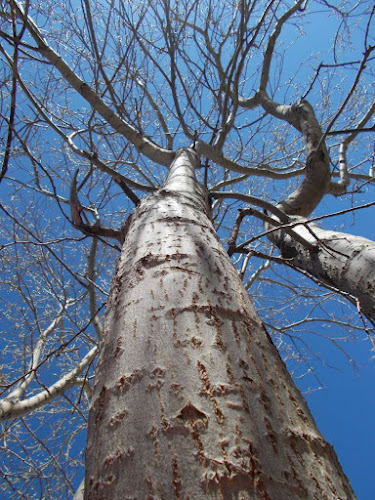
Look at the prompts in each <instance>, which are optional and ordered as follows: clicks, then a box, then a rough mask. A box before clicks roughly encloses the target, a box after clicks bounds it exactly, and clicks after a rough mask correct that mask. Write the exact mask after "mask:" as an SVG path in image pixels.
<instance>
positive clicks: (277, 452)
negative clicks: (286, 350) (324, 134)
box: [85, 150, 355, 500]
mask: <svg viewBox="0 0 375 500" xmlns="http://www.w3.org/2000/svg"><path fill="white" fill-rule="evenodd" d="M198 165H199V159H198V158H197V156H196V155H195V153H194V152H193V151H191V150H183V151H181V152H180V153H179V154H178V155H177V158H176V160H175V161H174V162H173V164H172V167H171V170H170V174H169V177H168V179H167V182H166V184H165V186H164V188H163V189H161V190H159V191H157V192H156V193H154V194H152V195H151V196H150V197H148V198H147V199H146V200H144V201H142V202H141V204H140V205H139V207H138V208H137V209H136V211H135V212H134V216H133V217H132V220H131V223H130V226H129V230H128V232H127V235H126V239H125V243H124V247H123V250H122V254H121V257H120V260H119V263H118V268H117V272H116V275H115V279H114V282H113V284H112V289H111V294H110V298H109V302H108V307H107V312H106V317H105V322H104V335H103V339H102V341H101V346H100V356H99V360H98V366H97V370H96V385H95V390H94V396H93V402H92V408H91V410H90V415H89V427H88V445H87V453H86V479H85V499H91V500H93V499H104V498H106V499H107V498H108V499H109V498H110V499H111V500H117V499H121V500H124V499H139V500H141V499H142V500H143V499H146V498H147V499H162V500H167V499H168V500H170V499H189V498H190V499H197V500H198V499H228V500H229V499H277V500H284V499H285V500H287V499H288V500H289V499H291V498H295V499H301V498H304V499H316V498H327V499H328V498H329V499H332V498H337V499H352V498H355V497H354V494H353V492H352V490H351V488H350V485H349V482H348V480H347V478H346V476H345V475H344V473H343V472H342V470H341V467H340V465H339V464H338V462H337V458H336V455H335V453H334V451H333V448H332V447H331V446H330V445H329V444H328V443H327V442H326V441H325V440H324V439H323V437H322V436H321V434H320V433H319V431H318V430H317V428H316V425H315V423H314V420H313V418H312V416H311V414H310V412H309V409H308V407H307V405H306V403H305V401H304V399H303V397H302V395H301V393H300V392H299V390H298V389H297V388H296V386H295V385H294V383H293V381H292V379H291V377H290V376H289V374H288V372H287V370H286V368H285V365H284V363H283V362H282V361H281V359H280V357H279V355H278V353H277V350H276V348H275V347H274V345H273V344H272V341H271V340H270V338H269V336H268V334H267V332H266V331H265V329H264V327H263V324H262V323H261V321H260V319H259V318H258V316H257V314H256V312H255V310H254V308H253V306H252V304H251V302H250V300H249V297H248V295H247V293H246V291H245V289H244V288H243V285H242V283H241V281H240V279H239V277H238V274H237V272H236V270H235V269H234V267H233V265H232V263H231V262H230V259H229V258H228V255H227V253H226V252H225V249H224V248H223V246H222V244H221V243H220V240H219V238H218V237H217V235H216V234H215V231H214V229H213V226H212V224H211V222H210V220H209V218H208V217H207V209H208V207H207V202H206V193H205V191H204V189H203V187H202V186H200V185H199V184H198V183H197V181H196V180H195V176H194V167H198Z"/></svg>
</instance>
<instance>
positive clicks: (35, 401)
mask: <svg viewBox="0 0 375 500" xmlns="http://www.w3.org/2000/svg"><path fill="white" fill-rule="evenodd" d="M97 350H98V347H97V346H95V347H93V348H92V349H91V350H90V351H89V352H88V353H87V354H86V356H85V357H84V358H83V359H82V361H80V363H79V364H78V365H77V366H76V367H75V368H74V369H73V370H72V371H70V372H69V373H67V374H66V375H64V376H63V377H62V378H60V379H59V380H58V381H57V382H55V383H54V384H53V385H51V386H50V387H48V388H47V389H46V390H44V391H42V392H39V393H38V394H35V395H34V396H31V397H30V398H28V399H25V400H23V401H18V402H12V401H10V400H8V399H4V400H3V401H1V402H0V421H1V420H8V419H10V418H16V417H20V416H22V415H25V414H27V413H30V412H32V411H34V410H36V409H38V408H40V407H41V406H43V405H44V404H46V403H48V402H50V401H51V400H52V399H54V398H56V397H57V396H60V395H61V394H63V393H64V392H65V391H66V390H68V389H69V388H70V387H72V386H73V385H75V382H76V379H77V377H78V376H79V375H80V374H81V372H82V370H84V369H85V368H86V367H87V366H88V365H89V364H90V363H91V361H92V360H93V359H94V357H95V356H96V353H97Z"/></svg>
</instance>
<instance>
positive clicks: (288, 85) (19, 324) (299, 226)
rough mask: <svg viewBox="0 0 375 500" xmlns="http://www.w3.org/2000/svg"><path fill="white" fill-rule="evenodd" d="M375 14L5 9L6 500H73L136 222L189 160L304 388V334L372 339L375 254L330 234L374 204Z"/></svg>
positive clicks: (180, 7) (244, 7)
mask: <svg viewBox="0 0 375 500" xmlns="http://www.w3.org/2000/svg"><path fill="white" fill-rule="evenodd" d="M327 16H329V17H327ZM373 17H374V9H373V6H372V4H371V2H361V3H360V4H359V5H356V4H351V3H347V4H346V3H345V4H344V3H343V4H342V5H330V4H329V3H328V2H325V1H322V2H318V1H315V2H310V3H308V2H300V1H299V2H296V3H293V5H291V4H290V3H289V2H274V1H270V2H261V1H257V2H253V3H249V2H244V1H240V2H225V5H221V4H216V3H214V2H210V1H206V2H203V1H200V2H193V3H191V2H180V1H177V2H168V1H152V2H147V3H143V2H132V3H131V4H128V2H124V1H120V0H119V1H113V0H112V1H97V2H90V1H88V0H84V1H82V2H81V3H77V2H75V1H71V2H69V1H68V2H66V1H65V2H51V3H49V2H41V3H39V2H31V1H26V2H16V1H13V0H9V1H3V2H1V19H2V26H1V31H0V34H1V36H2V41H3V43H2V46H1V57H2V85H1V103H2V107H1V119H2V130H3V133H2V137H3V161H2V170H1V179H2V189H3V193H4V195H5V196H4V197H3V198H4V201H3V202H2V205H1V211H2V216H3V221H2V240H3V244H2V250H1V258H2V266H3V273H2V276H3V278H2V279H3V290H4V292H5V293H4V294H3V296H2V297H3V326H4V333H3V336H2V341H3V346H4V348H3V354H2V365H3V366H2V386H3V390H4V393H3V395H2V397H3V401H2V419H3V420H4V424H3V453H4V454H5V457H6V460H5V462H4V466H3V470H2V474H3V480H4V483H3V485H2V488H4V491H5V489H6V491H7V494H9V495H12V494H13V496H14V497H15V498H18V497H21V498H22V497H26V498H28V497H29V496H30V495H32V494H35V495H36V496H40V497H43V498H65V497H66V496H68V495H69V494H72V493H73V491H74V490H75V484H76V482H77V478H78V477H79V479H80V477H81V472H80V471H79V468H78V465H80V464H81V463H82V457H83V450H82V441H83V437H82V436H83V434H84V429H85V428H86V419H87V404H88V402H89V400H90V398H91V396H92V387H93V373H94V364H95V361H94V359H95V355H96V352H97V340H98V338H100V337H101V333H102V326H101V319H102V314H103V312H104V308H105V304H106V302H107V297H108V293H109V288H110V283H111V280H112V276H113V275H114V270H115V263H116V260H117V258H118V255H119V250H120V247H121V244H122V242H123V240H124V238H125V236H126V234H127V229H128V227H129V225H130V226H131V224H132V220H131V219H129V216H130V214H131V213H132V212H133V210H134V206H138V205H139V200H140V199H142V198H144V197H145V196H146V195H148V194H150V193H154V192H156V191H157V190H158V188H160V187H162V186H163V185H164V183H165V180H166V176H167V173H168V167H170V165H171V163H172V161H173V159H175V157H176V151H177V150H178V149H179V148H181V147H187V146H191V147H192V148H193V149H194V150H195V151H196V152H197V153H198V154H199V156H200V161H201V165H200V168H198V170H197V175H198V178H199V180H200V182H201V183H202V184H203V185H204V186H206V187H207V188H208V190H209V192H210V195H211V198H210V205H211V217H212V221H213V223H214V226H215V229H216V230H217V232H218V234H219V236H220V238H221V240H222V241H223V242H224V244H226V246H227V249H228V252H229V254H230V255H231V256H232V260H233V263H234V264H235V266H236V268H237V269H238V272H239V274H240V276H241V277H242V278H243V281H244V284H245V287H246V288H247V289H248V290H249V292H250V293H251V297H252V299H253V300H254V302H255V305H256V306H257V308H258V311H259V313H260V314H261V317H262V319H263V321H264V323H265V325H266V326H267V328H268V330H269V332H270V333H271V335H272V336H273V340H274V343H275V344H276V345H277V347H278V348H279V351H280V353H281V355H282V356H283V357H284V359H285V360H286V361H287V363H288V367H289V369H291V370H292V371H293V372H294V373H295V375H296V376H298V375H299V374H300V373H302V372H304V371H306V366H307V369H308V371H311V369H312V371H314V372H315V371H316V362H315V359H314V356H313V355H312V354H311V348H310V340H309V336H308V335H307V333H308V332H311V333H312V334H313V335H315V336H316V335H318V336H319V337H321V338H322V341H323V339H326V340H328V341H329V342H331V343H333V344H334V345H337V346H338V347H339V349H342V346H341V345H340V343H339V339H340V338H342V337H344V338H347V336H350V335H353V334H354V335H361V334H362V332H363V331H364V332H365V334H366V335H368V336H369V337H370V336H371V329H372V328H373V320H374V288H373V283H374V265H373V263H374V253H375V250H374V243H373V242H372V241H370V240H365V239H363V238H359V237H356V236H352V235H350V234H348V233H342V232H340V233H337V232H336V231H335V229H336V228H335V227H334V223H333V222H332V221H333V220H336V219H331V218H325V219H321V217H322V215H324V216H325V215H329V214H330V213H332V212H338V213H341V214H342V216H341V220H342V223H341V224H345V223H347V220H348V219H346V218H345V212H347V213H351V214H355V213H357V209H358V208H363V209H365V207H366V206H367V207H371V206H372V202H371V201H369V200H371V196H370V195H369V192H370V189H371V187H372V185H373V184H372V179H373V169H374V156H373V139H371V132H373V126H372V122H371V118H372V116H373V114H374V110H375V103H374V99H373V95H374V92H373V90H374V89H373V85H374V74H373V56H374V50H375V49H374V40H373V37H372V33H373V22H374V20H373ZM326 19H329V24H328V23H327V24H326V26H325V27H326V29H327V33H326V34H325V33H322V30H321V29H319V28H318V26H319V27H320V26H321V25H322V24H324V23H325V22H326ZM309 23H311V24H309ZM304 29H305V30H307V36H305V37H304V32H303V30H304ZM323 35H325V36H326V39H325V40H324V42H323V43H322V41H321V40H319V38H321V37H323ZM326 44H329V49H330V51H328V50H327V51H324V50H323V53H322V54H321V55H320V54H319V53H318V50H322V49H324V48H325V45H326ZM327 49H328V46H327ZM332 196H335V198H333V197H332ZM280 200H281V201H280ZM146 203H147V202H146ZM317 218H318V221H316V219H317ZM319 218H320V220H319ZM312 219H313V220H314V223H315V221H316V222H318V224H322V226H317V225H315V224H313V223H311V222H309V221H311V220H312ZM337 220H339V219H337ZM343 229H344V230H345V228H343ZM332 231H333V232H332ZM296 271H297V272H296ZM316 284H318V286H316ZM321 285H323V286H321ZM348 300H349V301H350V302H352V303H353V305H354V307H351V306H349V305H348ZM330 324H332V325H335V328H332V329H329V328H328V326H327V325H330ZM322 325H325V326H322ZM336 326H340V327H341V329H339V328H336ZM343 332H345V333H344V334H343ZM311 338H312V339H313V336H311ZM301 360H302V361H301ZM325 361H326V362H328V363H329V359H328V360H325ZM305 383H306V382H305ZM311 383H312V384H315V385H317V382H316V381H313V382H309V381H308V382H307V383H306V385H309V384H311ZM47 403H48V404H47ZM176 418H177V417H176ZM201 420H202V419H201ZM203 421H204V418H203ZM33 492H35V493H33Z"/></svg>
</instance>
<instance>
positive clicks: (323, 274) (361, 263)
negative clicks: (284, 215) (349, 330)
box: [270, 219, 375, 320]
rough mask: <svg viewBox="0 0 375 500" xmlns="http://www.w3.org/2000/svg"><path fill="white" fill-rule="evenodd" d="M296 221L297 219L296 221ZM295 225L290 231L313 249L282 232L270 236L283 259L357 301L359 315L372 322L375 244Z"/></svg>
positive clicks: (310, 224)
mask: <svg viewBox="0 0 375 500" xmlns="http://www.w3.org/2000/svg"><path fill="white" fill-rule="evenodd" d="M297 220H298V219H297ZM301 222H304V224H301V225H297V226H295V227H294V228H293V231H294V232H295V233H296V234H297V235H299V236H302V237H303V238H304V239H305V240H306V241H307V242H309V243H311V244H313V245H314V246H315V249H316V251H310V250H308V249H307V248H306V247H304V246H303V245H301V244H299V243H298V242H296V240H295V239H293V238H291V237H290V235H288V234H287V233H285V232H284V231H276V232H274V233H271V235H270V238H271V240H272V241H273V242H274V243H276V244H277V246H278V247H279V248H280V250H281V253H282V255H283V256H284V257H288V258H290V259H293V260H292V263H293V265H295V266H296V267H297V268H299V269H303V270H304V271H307V272H308V273H310V274H311V275H313V276H315V277H316V278H317V279H319V280H320V281H322V282H323V283H326V284H327V285H329V286H332V287H334V288H336V289H337V290H340V291H342V292H346V293H348V294H350V295H351V296H352V297H353V298H354V299H357V300H358V305H359V306H360V309H361V310H362V312H364V313H365V314H366V316H368V317H369V318H371V319H373V320H375V243H374V242H373V241H371V240H368V239H367V238H362V237H361V236H355V235H352V234H346V233H340V232H339V231H329V230H326V229H322V228H320V227H319V226H317V225H316V224H312V223H307V222H306V220H303V219H301Z"/></svg>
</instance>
